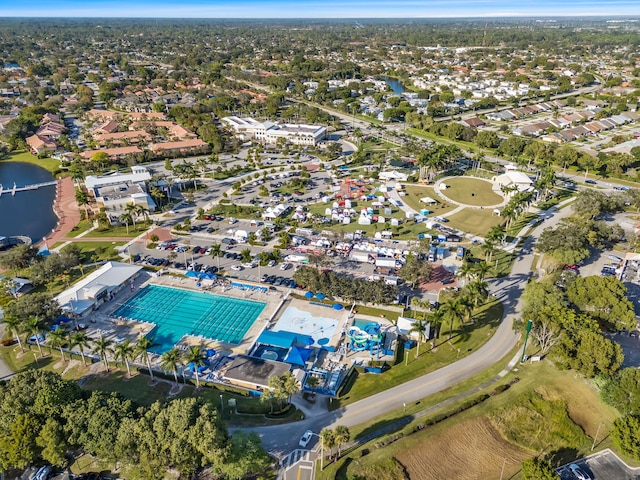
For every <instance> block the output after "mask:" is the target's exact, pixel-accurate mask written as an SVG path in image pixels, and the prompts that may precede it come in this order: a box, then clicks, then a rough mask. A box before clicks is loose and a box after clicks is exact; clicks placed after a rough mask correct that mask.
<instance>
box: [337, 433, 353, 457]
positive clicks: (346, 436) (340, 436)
mask: <svg viewBox="0 0 640 480" xmlns="http://www.w3.org/2000/svg"><path fill="white" fill-rule="evenodd" d="M333 438H334V441H335V444H336V445H337V446H338V457H340V447H342V446H343V445H344V444H346V443H349V440H351V432H350V431H349V429H348V428H347V427H345V426H344V425H338V426H337V427H336V428H335V430H334V431H333Z"/></svg>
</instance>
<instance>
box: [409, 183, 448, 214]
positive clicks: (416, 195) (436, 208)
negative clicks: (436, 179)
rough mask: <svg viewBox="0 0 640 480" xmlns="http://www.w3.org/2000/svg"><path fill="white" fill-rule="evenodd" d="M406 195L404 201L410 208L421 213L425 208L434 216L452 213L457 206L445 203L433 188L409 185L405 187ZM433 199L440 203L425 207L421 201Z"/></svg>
mask: <svg viewBox="0 0 640 480" xmlns="http://www.w3.org/2000/svg"><path fill="white" fill-rule="evenodd" d="M405 191H406V193H407V194H406V195H405V196H404V197H402V201H403V202H405V203H406V204H407V205H408V206H410V207H411V208H413V209H414V210H416V211H418V212H419V211H420V210H421V209H423V208H426V209H427V210H429V211H432V212H433V214H434V215H442V214H443V213H447V212H450V211H451V210H453V209H454V208H456V207H457V205H454V204H451V203H447V202H443V201H442V199H441V198H440V197H438V195H436V192H435V191H434V190H433V188H432V187H427V186H426V185H425V186H421V185H407V186H406V187H405ZM424 197H431V198H433V199H434V200H438V202H439V203H437V204H435V205H425V204H424V203H422V202H421V201H420V199H421V198H424Z"/></svg>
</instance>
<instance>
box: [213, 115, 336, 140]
mask: <svg viewBox="0 0 640 480" xmlns="http://www.w3.org/2000/svg"><path fill="white" fill-rule="evenodd" d="M222 122H224V123H225V124H226V125H228V126H229V127H231V129H232V130H233V131H234V132H235V133H236V135H238V136H241V137H242V138H244V139H246V140H257V141H259V142H262V143H266V144H271V145H275V144H276V143H278V140H280V139H284V141H286V142H289V143H292V144H293V145H317V144H318V143H319V142H320V141H322V140H324V138H325V136H326V134H327V129H326V127H323V126H321V125H306V124H291V123H284V124H278V123H274V122H259V121H257V120H255V119H253V118H239V117H235V116H231V117H224V118H223V119H222Z"/></svg>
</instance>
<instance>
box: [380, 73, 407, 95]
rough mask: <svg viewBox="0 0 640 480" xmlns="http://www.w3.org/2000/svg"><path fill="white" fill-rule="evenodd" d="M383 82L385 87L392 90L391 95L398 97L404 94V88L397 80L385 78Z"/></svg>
mask: <svg viewBox="0 0 640 480" xmlns="http://www.w3.org/2000/svg"><path fill="white" fill-rule="evenodd" d="M384 81H385V82H387V85H389V86H390V87H391V90H393V93H395V94H396V95H400V94H401V93H403V92H404V86H403V85H402V83H401V82H400V80H398V79H397V78H390V77H385V78H384Z"/></svg>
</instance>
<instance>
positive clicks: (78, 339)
mask: <svg viewBox="0 0 640 480" xmlns="http://www.w3.org/2000/svg"><path fill="white" fill-rule="evenodd" d="M88 346H89V338H88V337H87V334H86V333H84V332H73V333H72V334H71V335H70V336H69V349H73V347H78V350H80V356H81V357H82V364H83V365H84V366H85V367H86V366H87V362H86V360H85V358H84V349H85V348H87V347H88Z"/></svg>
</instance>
